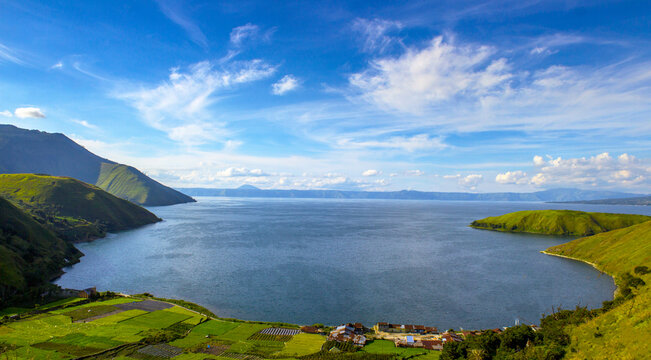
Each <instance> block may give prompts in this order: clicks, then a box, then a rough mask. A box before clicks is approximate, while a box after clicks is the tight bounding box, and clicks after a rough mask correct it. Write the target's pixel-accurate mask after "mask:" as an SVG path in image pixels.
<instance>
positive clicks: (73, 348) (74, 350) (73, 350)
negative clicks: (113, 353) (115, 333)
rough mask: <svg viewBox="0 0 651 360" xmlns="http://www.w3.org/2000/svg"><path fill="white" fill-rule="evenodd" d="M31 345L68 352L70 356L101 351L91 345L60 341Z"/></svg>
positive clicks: (42, 348)
mask: <svg viewBox="0 0 651 360" xmlns="http://www.w3.org/2000/svg"><path fill="white" fill-rule="evenodd" d="M32 347H34V348H37V349H41V350H50V351H56V352H60V353H63V354H69V355H72V356H87V355H92V354H95V353H97V352H100V351H102V349H98V348H91V347H85V346H79V345H73V344H62V343H56V342H50V341H47V342H42V343H36V344H32Z"/></svg>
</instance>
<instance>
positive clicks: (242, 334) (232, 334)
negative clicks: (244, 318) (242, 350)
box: [219, 323, 268, 341]
mask: <svg viewBox="0 0 651 360" xmlns="http://www.w3.org/2000/svg"><path fill="white" fill-rule="evenodd" d="M267 327H268V326H267V325H264V324H249V323H241V324H239V326H237V327H236V328H235V329H233V330H231V331H229V332H227V333H224V334H223V335H220V336H219V338H220V339H226V340H233V341H243V340H246V339H248V338H249V337H251V335H253V334H255V333H257V332H258V331H260V330H262V329H265V328H267Z"/></svg>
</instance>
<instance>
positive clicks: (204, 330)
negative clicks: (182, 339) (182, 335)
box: [192, 320, 240, 336]
mask: <svg viewBox="0 0 651 360" xmlns="http://www.w3.org/2000/svg"><path fill="white" fill-rule="evenodd" d="M239 325H240V324H239V323H232V322H228V321H220V320H210V321H206V322H204V323H202V324H200V325H199V326H196V327H195V328H194V329H192V333H194V334H200V335H213V336H219V335H223V334H225V333H227V332H229V331H231V330H233V329H235V328H236V327H238V326H239Z"/></svg>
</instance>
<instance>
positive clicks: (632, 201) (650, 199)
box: [566, 196, 651, 206]
mask: <svg viewBox="0 0 651 360" xmlns="http://www.w3.org/2000/svg"><path fill="white" fill-rule="evenodd" d="M566 202H568V203H573V204H594V205H646V206H651V196H639V197H629V198H623V199H622V198H617V199H599V200H582V201H566Z"/></svg>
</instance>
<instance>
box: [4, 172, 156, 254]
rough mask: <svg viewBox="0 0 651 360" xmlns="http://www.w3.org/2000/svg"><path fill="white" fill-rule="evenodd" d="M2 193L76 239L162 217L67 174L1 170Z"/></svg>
mask: <svg viewBox="0 0 651 360" xmlns="http://www.w3.org/2000/svg"><path fill="white" fill-rule="evenodd" d="M0 196H3V197H5V198H6V199H8V200H9V201H11V202H12V203H13V204H14V205H16V206H18V207H20V208H21V209H23V210H24V211H26V212H28V213H29V214H30V215H32V216H33V217H34V218H36V219H37V220H38V221H39V222H41V223H42V224H44V225H46V226H47V227H48V228H50V229H51V230H53V231H55V232H56V233H57V234H59V235H60V236H62V237H64V238H65V239H68V240H73V241H84V240H90V239H93V238H96V237H101V236H104V235H105V233H106V232H107V231H109V232H110V231H120V230H127V229H133V228H136V227H139V226H142V225H145V224H151V223H154V222H157V221H160V219H159V218H158V217H156V215H154V214H152V213H151V212H149V211H147V210H146V209H144V208H142V207H140V206H138V205H135V204H133V203H131V202H129V201H126V200H123V199H120V198H117V197H115V196H113V195H111V194H109V193H107V192H105V191H103V190H102V189H99V188H98V187H96V186H93V185H88V184H86V183H84V182H81V181H79V180H76V179H72V178H67V177H57V176H47V175H34V174H0Z"/></svg>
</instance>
